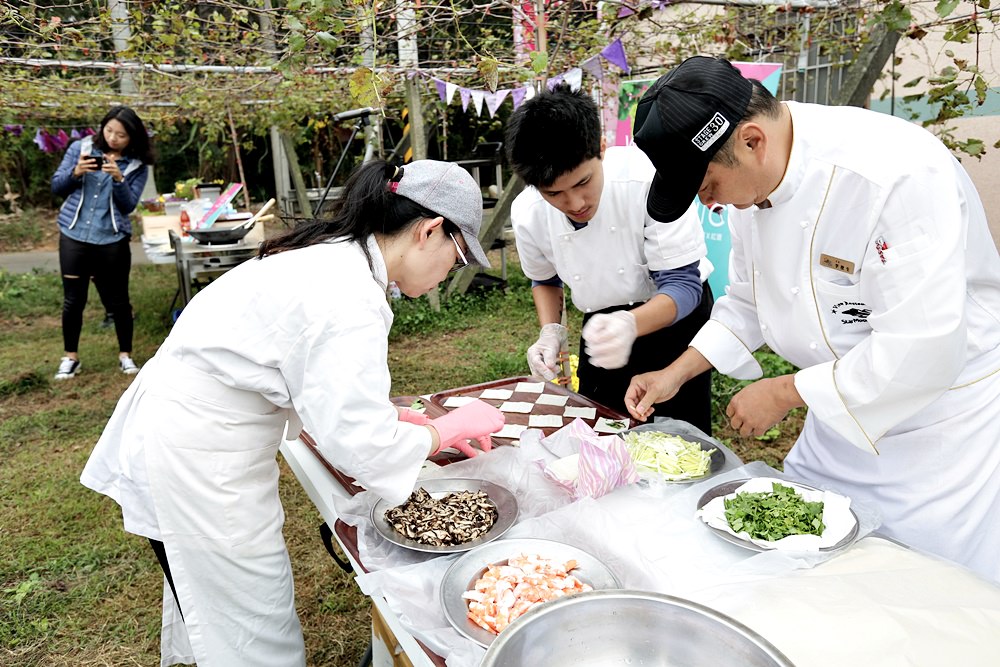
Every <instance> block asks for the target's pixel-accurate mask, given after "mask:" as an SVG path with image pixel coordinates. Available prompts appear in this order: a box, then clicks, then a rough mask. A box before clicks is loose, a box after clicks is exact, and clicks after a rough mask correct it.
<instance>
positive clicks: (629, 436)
mask: <svg viewBox="0 0 1000 667" xmlns="http://www.w3.org/2000/svg"><path fill="white" fill-rule="evenodd" d="M624 438H625V446H626V447H628V451H629V454H630V455H631V456H632V460H633V461H634V462H635V465H636V467H637V468H638V469H639V470H642V471H646V472H651V473H657V474H660V475H662V476H663V477H664V479H667V480H670V481H674V482H677V481H681V480H686V479H693V478H695V477H702V476H704V475H705V474H707V473H708V470H709V468H710V467H711V465H712V454H714V453H715V450H714V449H710V450H708V451H705V450H704V449H702V448H701V445H700V444H699V443H697V442H691V441H689V440H685V439H684V438H682V437H681V436H679V435H671V434H669V433H662V432H660V431H632V432H630V433H625V434H624Z"/></svg>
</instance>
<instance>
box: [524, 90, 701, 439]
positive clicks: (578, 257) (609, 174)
mask: <svg viewBox="0 0 1000 667" xmlns="http://www.w3.org/2000/svg"><path fill="white" fill-rule="evenodd" d="M506 144H507V153H508V158H509V161H510V165H511V168H512V169H513V170H514V172H515V173H517V174H518V175H519V176H520V177H521V178H522V179H524V181H525V183H526V184H527V185H528V186H529V187H528V188H526V189H525V191H524V192H522V193H521V194H520V195H518V197H517V198H516V199H515V200H514V202H513V204H512V206H511V213H510V217H511V222H512V224H513V227H514V235H515V238H516V242H517V252H518V257H519V259H520V262H521V268H522V270H523V271H524V273H525V275H526V276H527V277H528V278H530V279H531V280H532V297H533V299H534V302H535V309H536V310H537V312H538V320H539V323H540V324H541V332H540V333H539V337H538V340H537V342H535V343H534V344H533V345H532V346H531V347H529V348H528V366H529V367H530V369H531V372H532V374H534V375H537V376H540V377H543V378H545V379H546V380H551V379H552V378H554V377H555V376H556V372H557V363H558V357H559V353H560V350H561V349H562V348H563V347H564V346H565V344H566V327H565V326H563V325H562V324H560V320H561V315H562V309H563V288H564V286H568V287H569V288H570V290H571V296H572V299H573V304H574V305H575V306H576V307H577V308H579V309H580V310H581V311H583V313H584V325H583V332H582V340H581V342H580V364H579V368H578V371H577V373H578V376H579V379H580V393H581V394H583V395H585V396H588V397H589V398H592V399H593V400H595V401H597V402H598V403H601V404H603V405H606V406H607V407H610V408H612V409H616V410H619V411H621V412H624V409H625V406H624V403H623V401H622V397H623V396H624V393H625V389H626V388H627V387H628V383H629V380H630V379H631V377H632V376H633V375H635V374H636V373H642V372H644V371H648V370H652V369H655V368H661V367H662V366H663V365H664V364H666V363H670V361H672V360H674V359H675V358H677V356H678V355H680V354H681V353H682V352H683V351H684V350H685V349H686V348H687V346H688V343H689V341H690V340H691V337H692V336H693V335H694V334H695V333H696V332H697V331H698V329H699V328H700V327H701V325H702V324H704V323H705V321H707V319H708V316H709V313H710V312H711V309H712V292H711V289H710V288H709V286H708V283H706V282H705V281H706V280H707V279H708V275H709V274H710V273H711V270H712V267H711V264H710V263H709V262H708V260H707V259H706V257H705V253H706V248H705V235H704V231H703V230H702V228H701V223H700V221H699V219H698V216H697V214H696V213H695V208H694V195H692V196H691V199H690V201H689V202H688V203H689V207H688V210H686V211H685V213H684V215H683V216H682V218H681V220H680V221H678V222H677V223H676V224H672V225H664V224H661V223H658V222H656V221H655V220H653V219H652V218H650V217H649V216H648V215H647V214H646V209H645V201H646V193H647V192H648V190H649V186H650V182H651V181H652V180H653V177H654V175H655V170H654V169H653V165H652V164H651V163H650V162H649V160H648V159H647V158H646V156H645V155H643V153H642V152H641V151H640V150H638V149H637V148H635V147H634V146H628V147H612V148H605V144H604V139H603V138H602V133H601V120H600V113H599V111H598V108H597V105H596V104H595V103H594V101H593V100H592V99H591V98H590V97H589V96H588V95H586V94H585V93H583V92H580V91H576V92H574V91H572V90H570V88H569V87H568V86H566V85H560V86H557V87H555V88H554V89H553V90H551V91H545V92H542V93H540V94H539V95H537V96H535V97H534V98H532V99H530V100H528V101H527V102H525V103H524V104H523V105H521V107H519V108H518V110H517V111H515V112H514V114H513V115H512V116H511V118H510V121H509V122H508V125H507V128H506ZM710 394H711V375H710V373H709V372H705V373H702V374H701V375H700V376H699V377H698V378H696V379H695V380H693V381H692V382H691V383H689V385H688V386H687V387H685V389H684V391H682V392H680V393H678V395H677V396H675V397H674V398H673V399H672V400H670V401H669V402H667V403H664V404H662V405H659V406H657V408H656V413H657V414H660V415H664V416H670V417H674V418H676V419H682V420H685V421H688V422H690V423H692V424H694V425H695V426H697V427H698V428H700V429H701V430H703V431H705V432H706V433H711V395H710Z"/></svg>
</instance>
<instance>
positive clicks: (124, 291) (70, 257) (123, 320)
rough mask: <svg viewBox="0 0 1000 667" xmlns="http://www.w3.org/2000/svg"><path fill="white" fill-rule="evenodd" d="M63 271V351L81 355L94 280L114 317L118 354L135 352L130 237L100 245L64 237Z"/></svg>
mask: <svg viewBox="0 0 1000 667" xmlns="http://www.w3.org/2000/svg"><path fill="white" fill-rule="evenodd" d="M59 270H60V273H62V283H63V309H62V330H63V346H64V348H63V349H65V350H66V352H77V351H78V348H79V346H80V330H81V329H82V328H83V309H84V308H85V307H86V305H87V293H88V291H89V289H90V279H91V278H93V279H94V286H95V287H97V293H98V294H99V295H100V297H101V302H102V303H103V304H104V307H105V308H106V309H107V311H108V313H110V314H111V315H112V316H113V317H114V320H115V333H116V334H117V335H118V350H119V351H120V352H131V351H132V304H131V303H130V302H129V298H128V278H129V272H130V271H131V270H132V248H131V247H130V246H129V239H128V237H126V238H124V239H122V240H121V241H118V242H117V243H109V244H107V245H96V244H93V243H83V242H81V241H75V240H73V239H71V238H69V237H68V236H66V235H64V234H60V235H59Z"/></svg>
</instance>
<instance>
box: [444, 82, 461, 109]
mask: <svg viewBox="0 0 1000 667" xmlns="http://www.w3.org/2000/svg"><path fill="white" fill-rule="evenodd" d="M457 90H458V85H457V84H454V83H448V82H445V84H444V103H445V104H451V101H452V100H453V99H455V91H457Z"/></svg>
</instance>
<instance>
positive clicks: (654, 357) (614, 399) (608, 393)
mask: <svg viewBox="0 0 1000 667" xmlns="http://www.w3.org/2000/svg"><path fill="white" fill-rule="evenodd" d="M702 287H703V290H702V295H701V302H700V303H699V304H698V305H697V306H696V307H695V309H694V310H693V311H691V312H690V313H689V314H688V316H687V317H685V318H684V319H682V320H681V321H680V322H675V323H674V324H672V325H670V326H669V327H664V328H663V329H660V330H658V331H654V332H652V333H650V334H647V335H645V336H640V337H639V338H636V340H635V343H633V344H632V353H631V354H630V355H629V360H628V363H627V364H626V365H625V366H623V367H622V368H615V369H607V368H598V367H596V366H593V365H591V363H590V357H589V356H588V355H587V353H586V352H585V350H584V348H585V343H584V341H583V338H582V337H581V338H580V365H579V367H578V368H577V371H576V372H577V377H578V378H579V379H580V393H581V394H583V395H584V396H586V397H588V398H590V399H592V400H594V401H597V402H598V403H600V404H602V405H605V406H607V407H609V408H611V409H612V410H617V411H619V412H621V413H622V414H623V415H628V410H626V409H625V392H626V391H627V390H628V385H629V382H631V380H632V377H633V376H635V375H639V374H641V373H648V372H650V371H658V370H660V369H662V368H664V367H666V366H668V365H669V364H670V363H672V362H673V361H674V360H675V359H677V357H679V356H681V354H682V353H683V352H684V351H685V350H687V348H688V346H689V344H690V343H691V339H692V338H694V336H695V334H696V333H698V331H699V330H700V329H701V327H702V325H703V324H705V322H707V321H708V319H709V317H710V316H711V314H712V306H713V305H714V304H715V298H714V297H713V296H712V288H711V287H709V284H708V283H707V282H706V283H702ZM635 307H636V305H635V304H633V305H631V306H611V307H610V308H605V309H604V310H600V311H596V312H593V313H587V314H586V315H584V317H583V324H584V325H586V324H587V321H588V320H590V318H591V317H593V316H594V315H597V314H601V313H613V312H615V311H617V310H631V309H633V308H635ZM653 408H654V411H653V415H656V416H661V417H672V418H674V419H680V420H683V421H686V422H689V423H691V424H693V425H694V426H696V427H697V428H699V429H701V430H702V431H704V432H705V433H706V434H708V435H711V434H712V371H711V370H708V371H705V372H704V373H702V374H701V375H698V376H696V377H693V378H691V379H690V380H688V381H687V382H686V383H684V385H683V386H682V387H681V388H680V391H678V392H677V395H676V396H674V397H673V398H672V399H670V400H669V401H665V402H663V403H657V404H656V405H654V406H653Z"/></svg>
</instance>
